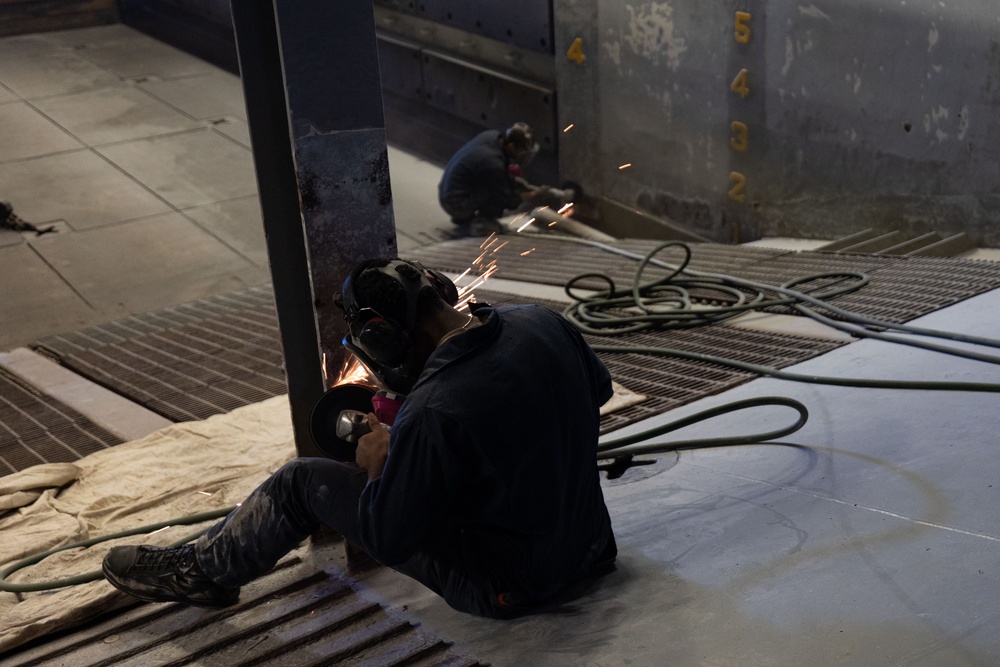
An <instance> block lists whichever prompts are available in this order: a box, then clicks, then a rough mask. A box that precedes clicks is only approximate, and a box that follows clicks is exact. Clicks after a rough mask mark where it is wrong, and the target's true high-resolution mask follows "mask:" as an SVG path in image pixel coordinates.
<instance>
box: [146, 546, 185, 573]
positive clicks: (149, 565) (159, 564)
mask: <svg viewBox="0 0 1000 667" xmlns="http://www.w3.org/2000/svg"><path fill="white" fill-rule="evenodd" d="M194 562H195V558H194V547H193V546H192V545H190V544H189V545H186V546H183V547H176V548H166V549H140V551H139V557H138V558H137V559H136V563H135V565H136V567H139V568H143V569H146V570H187V569H189V568H190V567H191V566H192V565H193V564H194Z"/></svg>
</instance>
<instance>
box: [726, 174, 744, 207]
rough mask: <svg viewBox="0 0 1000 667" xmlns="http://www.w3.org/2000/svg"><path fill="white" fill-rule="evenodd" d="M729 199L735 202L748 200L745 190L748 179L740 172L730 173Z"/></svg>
mask: <svg viewBox="0 0 1000 667" xmlns="http://www.w3.org/2000/svg"><path fill="white" fill-rule="evenodd" d="M729 183H730V186H731V187H730V188H729V198H730V199H732V200H733V201H738V202H744V201H746V199H747V195H746V193H745V192H744V191H743V189H744V188H745V187H746V184H747V179H746V176H744V175H743V174H741V173H740V172H738V171H731V172H729Z"/></svg>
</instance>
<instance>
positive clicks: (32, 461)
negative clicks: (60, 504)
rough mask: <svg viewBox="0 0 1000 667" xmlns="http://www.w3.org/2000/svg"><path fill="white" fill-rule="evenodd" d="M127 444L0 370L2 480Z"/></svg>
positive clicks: (77, 413)
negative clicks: (36, 467) (26, 470)
mask: <svg viewBox="0 0 1000 667" xmlns="http://www.w3.org/2000/svg"><path fill="white" fill-rule="evenodd" d="M121 442H122V439H121V438H119V437H118V436H116V435H114V434H113V433H111V432H110V431H108V430H106V429H104V428H103V427H101V426H99V425H97V424H95V423H94V422H92V421H90V420H89V419H87V418H86V417H84V416H83V415H81V414H80V413H79V412H77V411H76V410H74V409H72V408H70V407H69V406H67V405H64V404H62V403H61V402H59V401H57V400H56V399H54V398H52V397H51V396H47V395H45V394H41V393H39V392H38V391H36V390H35V389H34V388H32V387H30V386H27V385H25V384H24V383H23V382H21V381H20V380H18V379H17V378H16V377H14V376H12V375H10V374H8V373H5V372H3V371H0V476H3V475H9V474H11V473H15V472H17V471H19V470H24V469H25V468H30V467H31V466H33V465H38V464H40V463H63V462H69V461H76V460H78V459H80V458H82V457H84V456H86V455H87V454H91V453H93V452H96V451H99V450H101V449H106V448H108V447H112V446H114V445H118V444H121Z"/></svg>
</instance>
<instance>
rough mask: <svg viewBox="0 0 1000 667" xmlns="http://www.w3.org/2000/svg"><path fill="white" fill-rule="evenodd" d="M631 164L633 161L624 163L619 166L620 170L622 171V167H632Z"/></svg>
mask: <svg viewBox="0 0 1000 667" xmlns="http://www.w3.org/2000/svg"><path fill="white" fill-rule="evenodd" d="M631 166H632V163H631V162H626V163H625V164H623V165H622V166H620V167H618V170H619V171H621V170H622V169H628V168H629V167H631Z"/></svg>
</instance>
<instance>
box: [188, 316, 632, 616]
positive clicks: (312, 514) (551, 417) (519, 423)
mask: <svg viewBox="0 0 1000 667" xmlns="http://www.w3.org/2000/svg"><path fill="white" fill-rule="evenodd" d="M484 313H485V314H486V316H485V321H484V322H483V323H482V325H481V326H478V327H474V328H472V329H470V330H468V331H467V332H465V333H463V334H460V335H457V336H455V337H454V338H451V339H448V340H446V341H444V342H443V343H442V344H441V345H439V346H438V348H437V349H436V350H435V351H434V353H433V354H432V356H431V357H430V359H429V361H428V363H427V365H426V366H425V368H424V370H423V372H422V373H421V375H420V378H419V380H418V381H417V383H416V385H415V387H414V389H413V391H412V392H411V393H410V394H409V395H408V396H407V398H406V401H405V402H404V403H403V407H402V409H401V410H400V412H399V414H398V415H397V418H396V422H395V424H394V425H393V427H392V431H391V434H390V438H389V454H388V458H387V460H386V465H385V469H384V472H383V474H382V476H381V477H380V478H378V479H375V480H372V481H368V479H367V475H366V473H365V472H364V471H363V470H361V469H360V468H359V467H357V466H356V465H353V464H345V463H340V462H337V461H332V460H327V459H297V460H295V461H293V462H291V463H289V464H287V465H285V466H284V467H282V468H281V469H280V470H279V471H278V472H276V473H275V474H274V475H272V477H271V478H270V479H268V480H267V481H266V482H264V484H262V485H261V486H260V487H259V488H258V489H257V490H256V491H255V492H254V493H253V494H251V496H250V497H249V498H248V499H247V501H246V502H244V503H243V504H242V506H241V507H240V508H238V509H237V510H235V511H234V512H233V513H232V514H230V515H229V517H227V518H226V519H225V520H223V521H222V522H220V523H219V524H217V525H216V526H215V527H213V528H212V530H211V531H209V533H208V534H207V535H206V536H204V537H202V538H201V539H199V540H198V542H196V554H197V558H198V562H199V564H200V565H201V567H202V569H203V570H204V571H205V573H206V574H207V575H208V576H209V577H210V578H212V579H213V580H215V581H216V582H217V583H219V584H222V585H227V586H238V585H242V584H244V583H246V582H248V581H250V580H251V579H253V578H255V577H257V576H259V575H261V574H263V573H264V572H267V571H268V570H269V569H270V568H271V567H273V566H274V564H275V563H276V562H277V560H278V559H279V558H280V557H281V556H282V555H284V554H285V553H287V552H288V551H289V550H291V549H292V548H294V547H295V546H296V545H297V544H298V543H299V542H300V541H301V540H302V539H304V538H305V537H306V536H307V535H308V534H310V533H311V532H313V531H315V530H316V529H317V528H318V526H319V525H320V524H325V525H328V526H330V527H331V528H332V529H334V530H335V531H337V532H339V533H341V534H342V535H344V537H345V538H347V539H349V540H351V541H352V542H355V543H357V544H360V545H362V546H363V547H364V548H365V550H367V552H368V553H369V554H370V555H372V556H373V557H374V558H375V559H376V560H378V561H379V562H381V563H383V564H385V565H388V566H391V567H393V568H395V569H397V570H399V571H400V572H403V573H404V574H407V575H409V576H411V577H413V578H414V579H416V580H418V581H420V582H421V583H423V584H424V585H426V586H427V587H428V588H430V589H431V590H433V591H435V592H436V593H438V594H439V595H441V596H442V597H443V598H444V599H445V600H446V601H447V602H448V604H450V605H451V606H452V607H454V608H456V609H459V610H461V611H466V612H470V613H475V614H479V615H483V616H491V617H501V618H502V617H509V616H514V615H517V614H520V613H523V612H524V611H527V610H530V609H531V608H532V607H534V606H536V605H539V604H543V603H545V602H546V601H548V600H550V599H551V598H552V597H553V596H555V595H557V594H559V593H560V592H561V591H563V590H564V589H565V587H566V586H567V585H569V584H571V583H573V582H575V581H578V580H580V579H583V578H585V577H587V576H588V575H589V574H591V573H592V572H594V571H595V570H598V569H602V568H605V567H606V566H607V565H608V564H610V563H611V562H612V561H613V560H614V557H615V555H616V554H617V549H616V546H615V541H614V535H613V533H612V530H611V520H610V518H609V516H608V510H607V507H606V505H605V503H604V496H603V493H602V491H601V486H600V480H599V478H598V471H597V458H596V446H597V436H598V426H599V419H600V417H599V414H598V409H599V407H600V406H601V405H602V404H603V403H604V402H606V401H607V400H608V399H609V398H610V397H611V394H612V389H611V378H610V376H609V374H608V372H607V370H606V369H605V368H604V366H603V364H602V363H601V362H600V360H599V359H598V358H597V356H596V355H595V354H594V352H593V351H592V350H591V349H590V347H589V346H588V345H587V344H586V342H585V341H584V340H583V337H582V336H581V335H580V333H579V332H578V331H577V330H576V329H575V328H573V326H572V325H570V324H569V323H568V322H566V320H564V319H563V318H562V317H561V316H559V315H557V314H555V313H553V312H551V311H549V310H546V309H544V308H541V307H539V306H504V307H498V308H495V309H493V308H481V309H480V310H479V311H478V314H479V315H482V314H484Z"/></svg>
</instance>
